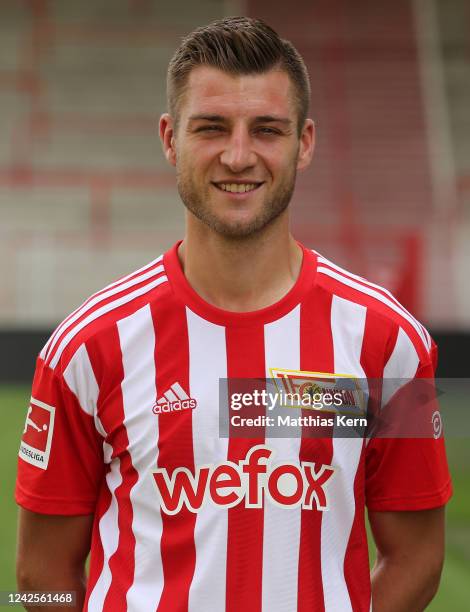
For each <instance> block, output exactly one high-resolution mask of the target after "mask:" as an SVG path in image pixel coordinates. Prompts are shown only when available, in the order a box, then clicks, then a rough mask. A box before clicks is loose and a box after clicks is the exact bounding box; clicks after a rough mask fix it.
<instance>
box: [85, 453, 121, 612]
mask: <svg viewBox="0 0 470 612" xmlns="http://www.w3.org/2000/svg"><path fill="white" fill-rule="evenodd" d="M106 447H109V444H106ZM111 453H112V448H111V447H109V449H108V452H107V453H106V454H107V455H108V456H109V455H110V454H111ZM120 467H121V465H120V461H119V457H115V459H114V460H113V461H112V463H111V469H110V471H109V472H108V473H107V474H106V482H107V485H108V489H109V492H110V493H111V503H110V505H109V508H108V509H107V510H106V512H105V513H104V514H103V516H102V517H101V519H100V524H99V532H100V540H101V542H102V544H103V569H102V571H101V574H100V577H99V578H98V580H97V582H96V584H95V587H94V589H93V591H92V592H91V594H90V599H89V600H88V612H102V610H103V607H104V600H105V599H106V594H107V593H108V589H109V587H110V584H111V578H112V576H111V570H110V568H109V560H110V559H111V557H112V556H113V554H114V553H115V552H116V550H117V547H118V543H119V525H118V504H117V500H116V489H117V488H118V487H119V485H120V484H121V482H122V476H121V469H120Z"/></svg>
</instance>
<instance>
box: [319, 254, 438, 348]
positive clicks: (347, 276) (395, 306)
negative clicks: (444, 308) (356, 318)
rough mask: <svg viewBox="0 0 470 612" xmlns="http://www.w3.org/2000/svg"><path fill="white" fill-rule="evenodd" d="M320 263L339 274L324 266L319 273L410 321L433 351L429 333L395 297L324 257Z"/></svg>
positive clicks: (320, 259)
mask: <svg viewBox="0 0 470 612" xmlns="http://www.w3.org/2000/svg"><path fill="white" fill-rule="evenodd" d="M318 261H319V262H322V263H325V264H327V265H328V266H330V267H331V268H334V269H335V270H337V272H335V271H334V270H330V268H325V267H324V266H319V267H318V268H317V272H319V273H323V274H326V275H327V276H330V277H331V278H335V279H336V280H338V281H340V282H342V283H344V284H345V285H348V286H349V287H352V288H353V289H357V291H362V293H365V294H367V295H370V296H371V297H373V298H375V299H377V300H379V301H380V302H382V303H383V304H386V305H387V306H388V307H389V308H391V309H392V310H393V311H394V312H396V313H398V314H399V315H401V316H402V317H403V318H404V319H406V320H407V321H408V323H410V325H412V326H413V328H414V329H415V331H416V333H417V334H418V335H419V337H420V338H421V340H422V342H423V344H424V346H425V347H426V350H427V352H429V351H430V350H431V338H430V336H429V333H428V331H427V330H426V329H425V328H424V327H423V326H422V325H421V323H419V321H417V320H416V319H415V318H414V317H413V316H412V315H411V314H410V313H409V312H408V311H407V310H406V309H405V308H404V307H403V306H402V305H401V304H400V303H399V302H398V301H397V300H396V299H395V298H394V297H393V295H392V294H391V293H390V292H389V291H388V290H387V289H384V288H383V287H380V286H379V285H376V284H374V283H371V282H369V281H366V280H365V279H363V278H362V277H360V276H357V275H356V274H352V273H351V272H347V271H346V270H343V269H342V268H340V267H339V266H337V265H335V264H333V263H331V262H330V261H328V260H327V259H324V258H323V257H318ZM354 279H356V280H358V281H362V283H364V284H361V283H360V282H356V281H355V280H354ZM365 285H367V286H365ZM376 290H381V291H383V292H384V293H386V294H387V296H389V297H386V296H384V295H382V293H380V291H376Z"/></svg>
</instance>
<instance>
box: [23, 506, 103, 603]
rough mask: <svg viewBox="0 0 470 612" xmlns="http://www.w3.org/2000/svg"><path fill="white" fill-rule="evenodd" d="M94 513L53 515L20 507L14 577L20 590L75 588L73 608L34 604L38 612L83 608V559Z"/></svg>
mask: <svg viewBox="0 0 470 612" xmlns="http://www.w3.org/2000/svg"><path fill="white" fill-rule="evenodd" d="M92 525H93V515H85V516H55V515H44V514H36V513H35V512H30V511H29V510H25V509H23V508H20V510H19V526H18V549H17V562H16V576H17V581H18V589H19V590H21V591H28V590H29V591H76V594H77V605H76V607H70V606H66V607H65V606H64V607H58V606H54V607H49V606H41V607H37V606H34V607H32V608H27V609H28V610H32V611H37V612H47V611H49V610H50V611H53V612H60V611H61V610H63V611H64V612H72V611H73V610H77V611H78V610H81V609H82V608H83V600H84V597H85V585H86V578H85V561H86V558H87V555H88V552H89V550H90V538H91V530H92Z"/></svg>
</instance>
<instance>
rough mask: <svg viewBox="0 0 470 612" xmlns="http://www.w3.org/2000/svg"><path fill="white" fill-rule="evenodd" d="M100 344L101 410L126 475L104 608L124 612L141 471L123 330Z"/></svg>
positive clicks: (130, 577) (93, 354) (90, 347)
mask: <svg viewBox="0 0 470 612" xmlns="http://www.w3.org/2000/svg"><path fill="white" fill-rule="evenodd" d="M100 345H101V346H105V347H106V351H101V352H100V354H99V359H98V355H97V354H96V352H95V351H97V350H98V349H97V348H96V349H95V348H94V342H93V341H91V342H90V343H89V344H88V345H87V350H88V351H89V355H90V360H91V362H92V364H93V367H94V370H95V375H96V377H97V380H98V381H105V380H106V383H104V382H103V384H101V387H100V396H99V400H98V414H99V416H100V420H101V422H102V424H103V427H104V429H105V431H107V432H108V437H109V442H110V444H111V446H112V448H113V453H112V457H113V458H114V457H119V460H120V472H121V476H122V482H121V484H120V485H119V486H118V487H117V488H116V491H115V497H116V502H117V507H118V529H119V539H118V546H117V549H116V551H115V552H114V554H113V555H112V556H111V558H110V560H109V569H110V572H111V584H110V586H109V589H108V592H107V594H106V597H105V600H104V604H103V610H110V611H112V612H120V611H121V610H122V611H125V610H126V608H127V605H126V594H127V591H128V590H129V588H130V586H131V585H132V582H133V580H134V564H135V558H134V550H135V536H134V533H133V531H132V519H133V510H132V503H131V501H130V492H131V490H132V487H133V486H134V485H135V483H136V482H137V471H136V470H135V468H134V466H133V465H132V459H131V456H130V454H129V451H128V450H127V449H128V447H129V438H128V436H127V430H126V428H125V426H124V405H123V398H122V392H121V384H122V381H123V379H124V368H123V365H122V353H121V347H120V342H119V334H118V330H117V327H116V326H115V325H113V326H111V327H109V328H108V329H107V330H106V331H105V332H103V335H102V336H101V338H100ZM95 364H96V365H95ZM98 364H99V366H98ZM104 372H108V373H109V372H113V373H114V377H113V379H111V378H110V377H109V375H108V376H107V377H105V376H104Z"/></svg>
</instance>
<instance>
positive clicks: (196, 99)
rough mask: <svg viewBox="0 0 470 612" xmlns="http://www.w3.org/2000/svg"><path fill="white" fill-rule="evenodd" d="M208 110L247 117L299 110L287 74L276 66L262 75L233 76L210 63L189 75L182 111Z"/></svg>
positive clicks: (290, 114) (185, 113)
mask: <svg viewBox="0 0 470 612" xmlns="http://www.w3.org/2000/svg"><path fill="white" fill-rule="evenodd" d="M200 113H204V114H205V113H207V114H217V115H223V116H232V115H238V116H240V115H242V116H246V117H250V116H261V115H268V114H269V115H273V114H276V115H277V114H280V115H282V116H285V117H292V118H293V117H294V116H295V113H296V108H295V103H294V95H293V87H292V84H291V81H290V78H289V76H288V74H287V73H286V72H285V71H283V70H279V69H273V70H270V71H268V72H263V73H261V74H248V75H245V74H242V75H232V74H228V73H227V72H223V71H222V70H218V69H217V68H213V67H210V66H198V67H197V68H193V70H191V72H190V74H189V78H188V82H187V85H186V91H185V94H184V98H183V100H182V103H181V107H180V114H181V116H183V117H189V116H191V115H194V114H200Z"/></svg>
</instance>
